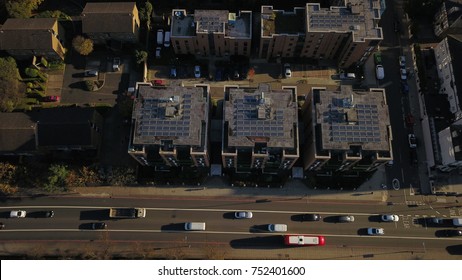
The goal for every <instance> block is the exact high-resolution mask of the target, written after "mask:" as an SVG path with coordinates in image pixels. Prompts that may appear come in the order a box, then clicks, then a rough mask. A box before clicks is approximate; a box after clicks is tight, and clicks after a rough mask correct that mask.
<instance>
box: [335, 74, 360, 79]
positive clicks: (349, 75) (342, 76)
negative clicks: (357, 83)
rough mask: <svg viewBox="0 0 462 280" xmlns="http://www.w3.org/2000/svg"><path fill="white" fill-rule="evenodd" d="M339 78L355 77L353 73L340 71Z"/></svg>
mask: <svg viewBox="0 0 462 280" xmlns="http://www.w3.org/2000/svg"><path fill="white" fill-rule="evenodd" d="M339 77H340V80H354V79H356V75H355V73H341V74H340V76H339Z"/></svg>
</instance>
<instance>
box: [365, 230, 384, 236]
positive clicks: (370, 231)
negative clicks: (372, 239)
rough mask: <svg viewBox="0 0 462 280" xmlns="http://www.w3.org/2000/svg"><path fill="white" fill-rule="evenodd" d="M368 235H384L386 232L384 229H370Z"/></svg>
mask: <svg viewBox="0 0 462 280" xmlns="http://www.w3.org/2000/svg"><path fill="white" fill-rule="evenodd" d="M367 234H369V235H384V234H385V231H384V230H383V228H368V229H367Z"/></svg>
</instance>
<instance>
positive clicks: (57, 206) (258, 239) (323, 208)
mask: <svg viewBox="0 0 462 280" xmlns="http://www.w3.org/2000/svg"><path fill="white" fill-rule="evenodd" d="M172 205H181V206H180V207H172ZM110 206H125V207H130V206H137V207H146V208H147V215H146V218H139V219H109V218H108V210H107V209H108V208H109V207H110ZM12 209H21V210H26V211H28V213H29V214H30V213H33V212H34V211H40V210H54V212H55V216H54V217H53V218H27V217H26V218H24V219H11V218H7V217H8V214H9V210H12ZM347 209H348V210H347ZM236 210H250V211H252V212H253V213H254V217H253V218H252V219H247V220H237V219H234V218H233V212H234V211H236ZM303 213H319V214H321V216H322V217H323V219H322V220H321V221H318V222H300V221H299V220H298V219H297V215H300V214H303ZM383 213H393V214H397V215H399V217H400V221H399V222H397V223H384V222H380V219H379V216H378V215H379V214H383ZM436 213H439V215H438V216H443V215H444V216H447V217H450V216H454V215H461V216H462V209H460V208H457V209H454V208H434V207H430V206H419V207H408V206H406V205H399V204H398V205H392V206H387V205H385V204H381V203H366V202H362V203H351V202H342V201H332V202H328V201H324V202H317V203H314V202H310V203H308V201H307V200H306V199H304V198H301V199H297V200H289V201H287V200H284V199H282V200H280V201H267V202H257V201H255V200H251V199H243V200H240V199H222V200H217V199H216V198H215V199H214V198H210V199H207V198H203V199H177V198H173V197H172V198H165V197H164V198H162V199H143V200H134V199H88V198H78V197H72V198H60V199H59V200H57V199H55V198H47V197H43V198H35V199H28V198H26V199H22V200H21V201H16V202H12V201H7V202H5V203H3V206H2V207H1V208H0V221H1V222H2V223H4V224H5V229H3V230H1V231H0V239H1V240H2V241H3V242H5V243H8V242H19V241H26V240H28V241H31V240H33V241H35V242H39V241H42V242H48V241H60V242H62V241H66V240H67V241H94V240H111V241H125V242H139V241H150V242H153V243H155V244H158V246H159V247H160V248H165V247H171V246H172V245H175V246H176V245H178V246H188V247H189V248H191V247H193V248H196V247H201V246H205V245H206V244H215V245H217V244H218V245H220V246H223V247H225V248H228V249H230V250H233V249H244V248H245V249H249V248H260V249H264V248H267V249H280V248H284V246H283V245H282V237H281V235H282V234H281V233H270V232H268V231H267V230H266V227H267V225H268V224H270V223H284V224H287V225H288V232H287V233H290V234H294V233H298V234H314V235H324V236H325V237H326V247H325V248H326V249H325V250H329V248H338V247H348V248H350V249H351V248H356V249H360V248H362V249H364V248H375V249H384V250H395V251H396V250H404V251H409V252H411V251H412V252H414V251H423V250H442V251H444V250H445V248H446V247H447V246H453V245H458V244H460V243H461V241H462V239H461V238H442V237H437V236H436V232H437V231H438V230H441V229H447V228H448V227H442V228H440V227H431V226H430V225H428V224H426V223H425V222H423V219H422V218H424V217H431V216H436V215H435V214H436ZM345 214H352V215H354V216H355V218H356V220H355V222H354V223H348V224H343V223H342V224H340V223H336V219H335V217H336V216H338V215H345ZM96 221H104V222H106V223H107V224H108V229H107V231H106V230H103V231H93V230H86V229H81V228H80V227H81V225H82V224H85V223H91V222H96ZM193 221H194V222H206V224H207V230H206V231H205V232H186V231H184V230H183V227H184V223H185V222H193ZM367 227H382V228H384V230H385V235H384V236H380V237H376V236H367V235H366V228H367Z"/></svg>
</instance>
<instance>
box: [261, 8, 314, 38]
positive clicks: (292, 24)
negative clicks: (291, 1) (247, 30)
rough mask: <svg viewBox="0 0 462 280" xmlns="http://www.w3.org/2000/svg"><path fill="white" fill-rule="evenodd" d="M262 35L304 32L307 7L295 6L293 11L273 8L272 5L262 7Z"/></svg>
mask: <svg viewBox="0 0 462 280" xmlns="http://www.w3.org/2000/svg"><path fill="white" fill-rule="evenodd" d="M261 28H262V30H261V33H262V36H272V35H273V34H304V33H305V32H306V31H305V8H303V7H302V8H300V7H299V8H294V11H292V12H286V11H283V10H273V7H272V6H262V9H261Z"/></svg>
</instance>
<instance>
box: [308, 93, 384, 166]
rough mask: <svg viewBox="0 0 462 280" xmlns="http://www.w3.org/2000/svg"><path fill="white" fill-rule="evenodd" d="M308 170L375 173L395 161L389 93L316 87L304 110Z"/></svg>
mask: <svg viewBox="0 0 462 280" xmlns="http://www.w3.org/2000/svg"><path fill="white" fill-rule="evenodd" d="M302 118H303V123H304V126H305V127H304V131H305V143H304V144H305V145H304V148H303V158H304V168H305V170H307V171H313V172H325V171H330V172H349V171H353V172H361V171H373V170H375V169H376V168H377V167H378V166H380V165H382V164H385V163H387V162H388V161H390V160H393V153H392V146H391V141H392V132H391V126H390V117H389V112H388V105H387V100H386V96H385V90H384V89H381V88H372V89H370V90H369V91H368V92H355V91H353V89H352V87H351V86H347V85H343V86H341V88H340V90H338V91H331V90H327V89H326V88H312V89H311V91H310V93H309V94H308V95H307V98H306V101H305V104H304V107H303V115H302Z"/></svg>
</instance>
